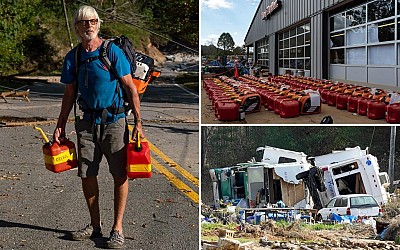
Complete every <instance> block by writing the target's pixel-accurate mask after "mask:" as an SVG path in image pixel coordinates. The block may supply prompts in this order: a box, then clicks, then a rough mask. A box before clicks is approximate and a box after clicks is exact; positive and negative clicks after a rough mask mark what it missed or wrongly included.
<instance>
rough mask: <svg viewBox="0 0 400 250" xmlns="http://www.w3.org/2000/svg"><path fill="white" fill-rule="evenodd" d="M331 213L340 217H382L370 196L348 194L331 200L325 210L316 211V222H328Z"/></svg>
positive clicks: (379, 208) (379, 209) (380, 211)
mask: <svg viewBox="0 0 400 250" xmlns="http://www.w3.org/2000/svg"><path fill="white" fill-rule="evenodd" d="M333 213H335V214H337V215H340V216H343V215H352V216H355V217H359V216H360V217H378V216H381V215H382V209H381V207H380V206H379V205H378V202H376V200H375V198H374V197H372V196H371V195H368V194H349V195H338V196H336V197H334V198H332V199H331V200H330V201H329V202H328V204H327V205H326V206H325V208H322V209H320V210H319V211H318V213H317V220H328V219H330V218H331V216H332V214H333Z"/></svg>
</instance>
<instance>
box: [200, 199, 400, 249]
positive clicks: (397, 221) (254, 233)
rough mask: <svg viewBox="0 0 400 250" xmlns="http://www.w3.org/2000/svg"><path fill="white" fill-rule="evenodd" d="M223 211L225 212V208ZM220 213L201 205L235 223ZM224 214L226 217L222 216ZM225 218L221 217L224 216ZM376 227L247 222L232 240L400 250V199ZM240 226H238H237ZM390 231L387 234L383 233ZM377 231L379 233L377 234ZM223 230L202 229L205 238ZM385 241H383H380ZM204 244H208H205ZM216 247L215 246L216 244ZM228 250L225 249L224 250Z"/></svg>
mask: <svg viewBox="0 0 400 250" xmlns="http://www.w3.org/2000/svg"><path fill="white" fill-rule="evenodd" d="M222 210H223V209H222ZM222 210H221V209H220V210H217V211H216V210H213V209H212V208H211V207H210V206H207V205H205V204H202V207H201V211H202V215H204V216H205V217H208V218H216V220H217V221H218V218H226V219H227V220H226V222H228V223H229V222H231V223H232V222H234V221H235V219H234V217H232V216H226V213H222V212H221V211H222ZM224 214H225V216H223V215H224ZM221 216H222V217H221ZM375 222H376V225H377V226H376V228H375V229H374V228H373V227H372V226H371V225H370V224H367V223H364V222H361V221H359V222H354V223H351V224H343V225H342V227H339V228H336V229H331V230H327V229H324V230H322V229H321V230H312V229H309V228H305V227H304V225H303V226H302V225H301V223H300V222H299V221H295V222H292V223H287V224H286V225H284V226H283V225H282V224H281V225H278V223H277V222H275V221H274V220H266V221H261V223H260V224H259V225H253V224H249V223H245V224H244V225H242V226H241V227H240V226H238V227H236V229H233V230H232V231H233V232H234V234H233V239H234V240H239V239H242V240H243V239H249V240H251V241H252V242H253V244H252V247H251V248H246V249H252V250H261V249H262V250H266V249H304V250H310V249H313V250H320V249H321V250H322V249H324V250H325V249H335V250H340V249H400V245H398V244H396V243H395V239H396V238H398V239H399V241H400V230H399V229H400V199H399V198H398V197H394V198H393V199H392V200H391V202H390V203H388V204H387V205H386V206H384V207H383V217H381V218H375ZM238 225H239V224H238ZM384 228H387V231H386V233H382V232H383V229H384ZM375 230H376V231H375ZM220 232H221V231H220V230H219V229H216V230H211V231H206V230H202V239H204V238H209V237H210V236H215V237H217V236H220ZM381 239H382V240H381ZM203 243H207V242H205V241H203ZM214 244H215V243H214ZM223 249H225V248H223Z"/></svg>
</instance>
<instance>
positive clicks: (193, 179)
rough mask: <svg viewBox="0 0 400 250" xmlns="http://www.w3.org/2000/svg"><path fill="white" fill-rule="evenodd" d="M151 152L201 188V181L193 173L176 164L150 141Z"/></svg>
mask: <svg viewBox="0 0 400 250" xmlns="http://www.w3.org/2000/svg"><path fill="white" fill-rule="evenodd" d="M148 143H149V147H150V150H151V151H153V152H154V153H156V154H157V155H158V156H160V157H161V158H162V159H163V160H164V161H165V162H166V163H167V164H168V165H170V166H171V167H173V168H175V169H176V171H178V172H179V173H181V175H182V176H184V177H185V178H186V179H188V180H189V181H191V182H192V183H193V184H194V185H196V186H197V187H198V186H199V180H198V179H197V178H196V177H194V176H193V175H192V174H191V173H189V172H188V171H187V170H185V169H184V168H182V167H181V166H179V165H178V164H177V163H176V162H174V161H173V160H172V159H171V158H169V157H168V156H167V155H165V154H164V153H163V152H162V151H161V150H159V149H158V148H157V147H156V146H154V144H153V143H151V142H150V141H148Z"/></svg>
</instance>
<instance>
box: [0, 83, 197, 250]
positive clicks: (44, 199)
mask: <svg viewBox="0 0 400 250" xmlns="http://www.w3.org/2000/svg"><path fill="white" fill-rule="evenodd" d="M27 88H30V89H31V94H30V96H29V97H30V100H31V102H30V103H28V102H25V101H22V99H18V98H15V99H13V98H10V99H8V100H9V103H4V102H2V103H0V118H1V117H3V118H4V117H5V116H8V118H7V119H9V120H10V122H13V121H16V120H17V118H24V119H25V121H31V120H40V119H38V118H41V119H45V120H46V122H44V124H42V125H41V127H42V129H43V130H44V131H45V132H46V133H47V134H48V135H49V136H50V134H51V133H52V131H53V129H54V124H46V123H47V121H52V120H54V119H56V118H57V116H58V112H59V110H60V106H61V93H62V89H63V86H60V85H59V84H44V83H35V84H33V85H29V86H27V87H24V88H23V89H27ZM45 92H46V93H45ZM198 110H199V109H198V96H197V94H193V93H189V92H187V91H186V90H183V89H182V88H180V87H179V86H176V85H171V84H168V85H165V84H155V85H151V86H149V88H148V91H147V92H146V93H145V96H144V98H143V99H142V119H143V120H144V128H145V133H146V136H147V138H148V139H149V141H150V142H151V143H153V144H154V145H155V147H157V148H158V149H159V150H160V151H162V152H163V153H164V154H165V155H167V156H168V157H169V158H171V159H172V160H173V161H174V162H175V163H176V164H178V165H179V166H181V167H182V168H183V169H185V170H186V171H188V172H189V173H190V174H192V175H193V176H194V177H195V178H197V179H198V177H199V150H198V145H199V139H198V135H199V133H198ZM35 117H36V118H35ZM71 117H72V116H71ZM6 124H7V123H6ZM10 124H11V123H10ZM67 132H68V133H69V137H70V138H71V139H72V140H74V141H75V140H76V136H75V133H74V128H73V124H72V123H69V124H68V126H67ZM0 140H1V143H0V155H1V156H0V249H96V248H102V245H103V244H104V242H105V241H106V238H105V237H103V238H99V239H96V240H87V241H83V242H74V241H69V240H67V239H66V238H65V235H66V233H68V232H70V231H74V230H77V229H80V228H82V227H84V226H85V225H86V224H88V223H89V214H88V211H87V207H86V203H85V201H84V198H83V193H82V191H81V184H80V178H79V177H77V171H76V170H71V171H67V172H62V173H58V174H55V173H52V172H50V171H48V170H47V169H45V167H44V161H43V154H42V149H41V147H42V144H43V143H42V139H41V138H40V137H39V134H38V133H37V131H35V130H34V129H33V128H32V127H30V126H16V127H0ZM152 156H153V157H154V159H156V160H157V161H158V162H159V163H160V165H162V166H164V168H166V169H168V171H170V172H171V173H172V174H173V175H175V176H176V178H177V179H179V180H181V181H182V182H183V183H185V184H186V185H187V186H188V187H189V188H190V189H192V190H193V191H192V193H193V192H195V193H197V194H198V193H199V191H198V186H196V185H195V184H193V183H192V182H190V181H188V180H187V179H185V178H184V177H182V175H181V174H179V173H178V172H177V171H175V167H171V166H170V165H169V164H167V162H166V160H165V159H163V158H162V157H160V156H158V155H156V154H154V153H153V154H152ZM129 183H130V190H129V197H128V203H127V208H126V213H125V219H124V234H125V237H126V242H125V245H126V246H125V249H198V248H199V227H198V225H199V223H198V212H199V210H198V204H197V203H196V202H194V201H193V200H192V199H191V198H190V197H189V196H188V195H187V193H188V190H180V189H178V188H177V187H176V186H174V185H172V184H171V182H170V180H168V179H167V178H166V176H165V174H161V173H160V172H159V171H158V170H157V168H156V167H155V166H153V176H152V178H150V179H136V180H130V181H129ZM99 185H100V209H101V216H102V223H103V234H105V236H106V237H107V236H108V233H109V231H110V230H111V226H112V222H113V181H112V177H111V175H110V174H109V173H108V170H107V165H106V163H105V160H103V162H102V165H101V170H100V174H99Z"/></svg>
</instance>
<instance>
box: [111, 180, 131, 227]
mask: <svg viewBox="0 0 400 250" xmlns="http://www.w3.org/2000/svg"><path fill="white" fill-rule="evenodd" d="M113 177H114V225H113V230H115V231H118V232H120V233H122V221H123V218H124V212H125V206H126V200H127V198H128V190H129V183H128V178H127V177H126V176H125V177H117V176H113Z"/></svg>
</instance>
